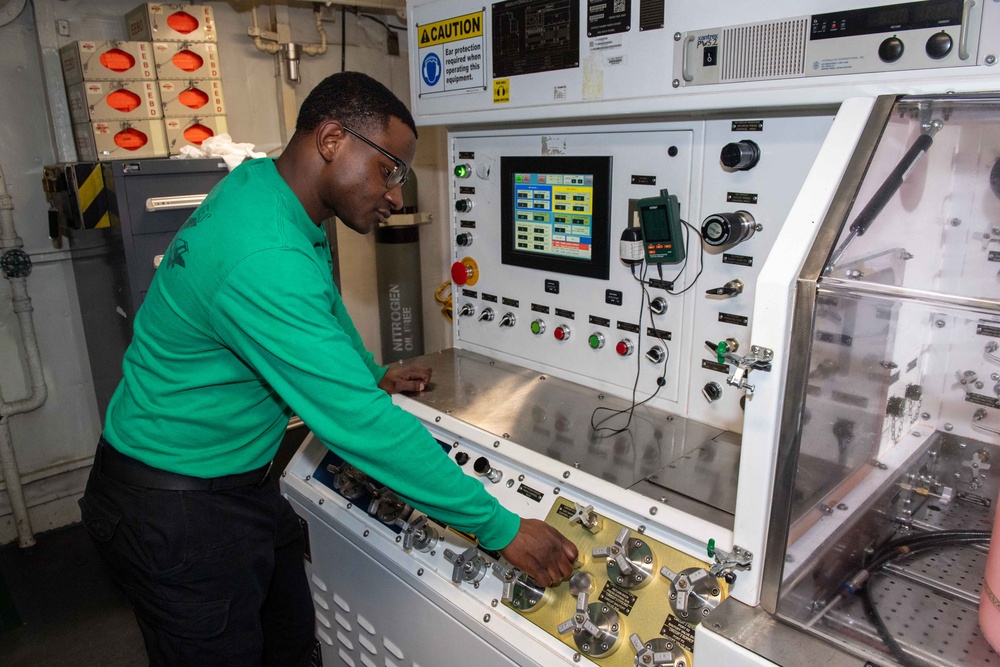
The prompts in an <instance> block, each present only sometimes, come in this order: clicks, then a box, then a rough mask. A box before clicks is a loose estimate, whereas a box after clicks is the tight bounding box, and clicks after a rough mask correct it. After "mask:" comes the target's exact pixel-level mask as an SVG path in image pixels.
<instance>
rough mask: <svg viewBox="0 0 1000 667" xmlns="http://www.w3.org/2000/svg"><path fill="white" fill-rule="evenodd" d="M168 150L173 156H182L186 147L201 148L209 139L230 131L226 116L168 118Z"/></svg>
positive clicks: (166, 123) (165, 122)
mask: <svg viewBox="0 0 1000 667" xmlns="http://www.w3.org/2000/svg"><path fill="white" fill-rule="evenodd" d="M163 122H164V124H165V125H166V128H167V149H168V150H169V151H170V154H171V155H180V154H181V148H182V147H184V146H198V147H200V146H201V142H203V141H205V139H208V138H209V137H214V136H217V135H219V134H225V133H226V132H228V131H229V127H228V126H227V125H226V117H225V116H198V117H195V118H167V119H165V120H164V121H163Z"/></svg>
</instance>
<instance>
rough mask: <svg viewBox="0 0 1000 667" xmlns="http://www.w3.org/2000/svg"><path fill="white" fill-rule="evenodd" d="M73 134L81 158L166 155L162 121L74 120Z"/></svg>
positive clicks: (125, 157) (102, 158)
mask: <svg viewBox="0 0 1000 667" xmlns="http://www.w3.org/2000/svg"><path fill="white" fill-rule="evenodd" d="M73 137H74V138H75V139H76V153H77V157H78V158H79V159H80V160H84V161H90V162H93V161H95V160H101V161H104V160H127V159H131V158H140V157H166V156H167V137H166V134H165V133H164V129H163V121H162V120H132V121H128V120H123V121H112V122H106V121H96V122H92V123H78V124H76V125H74V126H73Z"/></svg>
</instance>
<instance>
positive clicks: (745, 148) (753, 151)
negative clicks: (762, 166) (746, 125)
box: [719, 139, 760, 171]
mask: <svg viewBox="0 0 1000 667" xmlns="http://www.w3.org/2000/svg"><path fill="white" fill-rule="evenodd" d="M719 159H720V160H721V161H722V166H723V167H725V168H726V169H728V170H730V171H748V170H750V169H753V168H754V167H756V166H757V163H758V162H760V146H758V145H757V144H755V143H754V142H752V141H750V140H749V139H743V140H741V141H734V142H732V143H728V144H726V145H725V146H723V147H722V154H721V155H720V156H719Z"/></svg>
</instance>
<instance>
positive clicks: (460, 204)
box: [455, 197, 475, 213]
mask: <svg viewBox="0 0 1000 667" xmlns="http://www.w3.org/2000/svg"><path fill="white" fill-rule="evenodd" d="M473 206H475V204H473V203H472V200H471V199H469V198H468V197H466V198H465V199H459V200H458V201H456V202H455V210H456V211H458V212H459V213H468V212H469V211H471V210H472V207H473Z"/></svg>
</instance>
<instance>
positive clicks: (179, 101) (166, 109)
mask: <svg viewBox="0 0 1000 667" xmlns="http://www.w3.org/2000/svg"><path fill="white" fill-rule="evenodd" d="M157 85H158V86H159V88H160V102H161V103H162V104H163V115H164V116H170V117H177V116H206V115H209V114H211V115H215V116H223V115H225V113H226V104H225V102H223V100H222V82H221V81H219V80H218V79H205V80H203V81H198V80H191V79H188V80H182V81H157Z"/></svg>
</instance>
